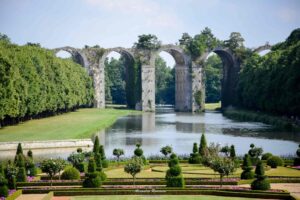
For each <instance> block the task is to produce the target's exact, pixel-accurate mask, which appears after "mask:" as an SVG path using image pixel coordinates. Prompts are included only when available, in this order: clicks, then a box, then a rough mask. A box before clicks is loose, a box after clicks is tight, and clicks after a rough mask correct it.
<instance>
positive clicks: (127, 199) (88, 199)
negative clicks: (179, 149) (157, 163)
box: [71, 195, 253, 200]
mask: <svg viewBox="0 0 300 200" xmlns="http://www.w3.org/2000/svg"><path fill="white" fill-rule="evenodd" d="M98 199H101V200H143V199H147V200H148V199H159V200H169V199H172V200H181V199H185V200H198V199H201V200H223V199H224V200H226V199H228V200H229V199H232V200H246V199H252V200H253V198H240V197H219V196H207V195H114V196H113V195H108V196H100V195H99V196H74V197H72V198H71V200H98Z"/></svg>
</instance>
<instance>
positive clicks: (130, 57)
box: [94, 47, 135, 108]
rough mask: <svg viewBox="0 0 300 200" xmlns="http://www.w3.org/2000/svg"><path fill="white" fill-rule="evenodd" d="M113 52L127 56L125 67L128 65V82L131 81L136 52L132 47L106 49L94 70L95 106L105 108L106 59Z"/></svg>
mask: <svg viewBox="0 0 300 200" xmlns="http://www.w3.org/2000/svg"><path fill="white" fill-rule="evenodd" d="M111 52H117V53H119V54H121V56H122V57H124V58H125V67H126V83H128V82H130V81H131V80H132V79H130V73H129V70H130V69H129V68H130V66H133V65H134V62H135V60H134V54H133V53H132V52H131V50H130V49H126V48H122V47H116V48H110V49H105V52H104V53H103V55H102V56H101V57H100V59H99V65H98V68H96V69H95V72H94V87H95V102H94V103H95V107H97V108H105V59H106V58H107V56H108V55H109V54H110V53H111ZM127 104H128V105H127V106H129V107H133V106H134V105H132V103H128V102H127ZM129 104H130V105H129Z"/></svg>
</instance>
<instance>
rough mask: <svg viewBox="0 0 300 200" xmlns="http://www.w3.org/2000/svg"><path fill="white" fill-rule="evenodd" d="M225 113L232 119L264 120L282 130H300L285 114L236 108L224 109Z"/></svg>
mask: <svg viewBox="0 0 300 200" xmlns="http://www.w3.org/2000/svg"><path fill="white" fill-rule="evenodd" d="M223 115H224V116H226V117H228V118H230V119H234V120H239V121H253V122H263V123H265V124H269V125H272V126H274V127H276V128H277V129H281V130H287V131H300V126H299V125H297V124H296V123H295V122H294V121H292V120H291V119H288V118H286V117H283V116H275V115H271V114H267V113H263V112H255V111H250V110H242V109H236V108H229V109H225V110H224V111H223Z"/></svg>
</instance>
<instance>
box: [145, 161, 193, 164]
mask: <svg viewBox="0 0 300 200" xmlns="http://www.w3.org/2000/svg"><path fill="white" fill-rule="evenodd" d="M167 161H168V160H149V161H148V162H149V164H157V163H159V164H166V163H167ZM179 163H189V161H188V160H179Z"/></svg>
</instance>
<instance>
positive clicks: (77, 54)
mask: <svg viewBox="0 0 300 200" xmlns="http://www.w3.org/2000/svg"><path fill="white" fill-rule="evenodd" d="M59 51H66V52H68V53H70V54H71V56H72V59H73V60H74V62H76V63H78V64H80V65H81V66H82V67H84V68H86V69H87V70H89V63H88V60H87V57H86V55H85V54H84V53H83V52H81V51H80V50H78V49H75V48H73V47H69V46H66V47H60V48H56V49H54V52H55V54H56V53H58V52H59Z"/></svg>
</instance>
